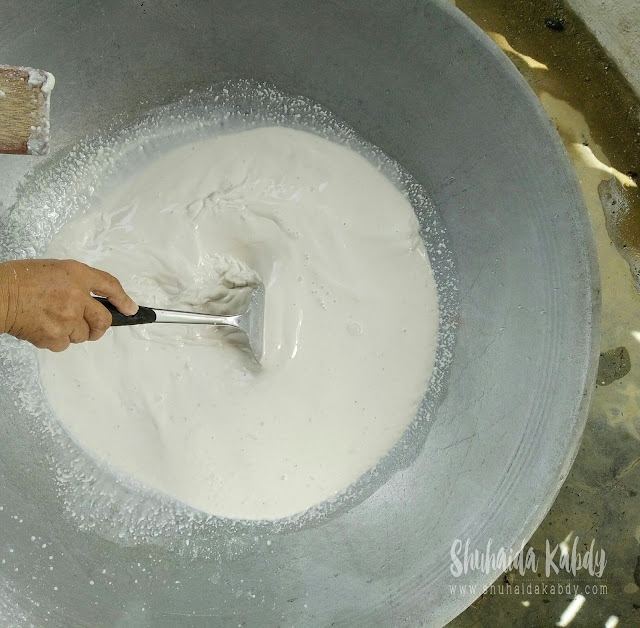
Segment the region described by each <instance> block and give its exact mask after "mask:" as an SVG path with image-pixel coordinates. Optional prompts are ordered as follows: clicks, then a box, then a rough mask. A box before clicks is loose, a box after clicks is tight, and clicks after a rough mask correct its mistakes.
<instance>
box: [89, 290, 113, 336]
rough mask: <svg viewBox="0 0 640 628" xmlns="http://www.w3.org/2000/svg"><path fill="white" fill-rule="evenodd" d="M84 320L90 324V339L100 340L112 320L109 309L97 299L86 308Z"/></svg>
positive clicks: (91, 301) (92, 300)
mask: <svg viewBox="0 0 640 628" xmlns="http://www.w3.org/2000/svg"><path fill="white" fill-rule="evenodd" d="M84 320H85V321H87V325H89V340H100V338H102V336H104V333H105V332H106V331H107V329H109V327H110V326H111V322H112V318H111V313H110V312H109V310H108V309H107V308H106V307H105V306H104V305H102V304H101V303H98V302H97V301H96V300H95V299H91V300H90V301H89V303H87V306H86V307H85V308H84Z"/></svg>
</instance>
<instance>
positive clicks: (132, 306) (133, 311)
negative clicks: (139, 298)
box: [126, 299, 138, 316]
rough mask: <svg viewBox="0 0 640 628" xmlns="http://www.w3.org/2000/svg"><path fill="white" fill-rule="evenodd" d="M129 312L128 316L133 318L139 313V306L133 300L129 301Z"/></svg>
mask: <svg viewBox="0 0 640 628" xmlns="http://www.w3.org/2000/svg"><path fill="white" fill-rule="evenodd" d="M127 310H128V312H126V314H127V316H133V315H134V314H137V313H138V305H137V304H136V302H135V301H134V300H133V299H129V307H128V308H127Z"/></svg>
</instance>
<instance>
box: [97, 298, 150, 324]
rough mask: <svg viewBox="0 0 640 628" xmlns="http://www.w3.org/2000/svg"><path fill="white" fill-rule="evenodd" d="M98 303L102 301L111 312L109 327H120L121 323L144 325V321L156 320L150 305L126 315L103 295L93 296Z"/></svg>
mask: <svg viewBox="0 0 640 628" xmlns="http://www.w3.org/2000/svg"><path fill="white" fill-rule="evenodd" d="M93 298H94V299H95V300H96V301H98V302H99V303H102V305H104V306H105V307H106V308H107V309H108V310H109V312H111V318H112V322H111V327H121V326H122V325H144V324H145V323H154V322H155V320H156V313H155V311H154V310H152V309H151V308H150V307H143V306H142V305H141V306H140V307H139V308H138V311H137V313H136V314H134V315H133V316H126V315H124V314H122V312H120V311H118V309H117V308H116V306H115V305H111V303H109V301H107V299H104V298H103V297H93Z"/></svg>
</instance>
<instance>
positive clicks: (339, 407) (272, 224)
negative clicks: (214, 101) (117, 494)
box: [39, 127, 438, 519]
mask: <svg viewBox="0 0 640 628" xmlns="http://www.w3.org/2000/svg"><path fill="white" fill-rule="evenodd" d="M92 203H93V204H92V208H91V210H90V211H89V212H87V213H86V214H85V215H83V216H81V217H79V218H77V219H75V220H73V221H72V222H71V223H69V224H68V225H66V226H65V227H63V229H62V230H61V231H60V232H59V233H58V234H57V235H56V236H55V238H54V239H53V242H52V243H51V245H50V247H49V250H48V255H49V256H51V257H59V258H65V257H72V258H75V259H79V260H81V261H84V262H86V263H89V264H91V265H94V266H96V267H98V268H102V269H104V270H107V271H109V272H111V273H113V274H115V275H116V276H118V277H119V278H120V280H121V281H122V283H123V285H124V286H125V288H126V289H127V290H128V291H129V293H130V294H131V295H132V296H133V297H134V299H136V300H137V302H138V303H140V304H143V305H149V306H157V307H169V308H175V309H191V310H200V311H210V312H217V313H232V312H233V311H238V310H237V309H236V308H238V307H240V305H241V304H243V303H244V302H246V300H247V299H248V297H249V295H250V293H251V289H252V287H253V286H254V285H255V284H256V283H257V282H258V281H259V280H260V279H261V280H262V281H263V282H264V284H265V286H266V310H265V356H264V360H263V363H262V366H261V367H257V366H256V365H255V363H253V362H252V361H251V359H250V357H249V356H248V354H247V353H246V352H244V351H242V350H241V349H240V348H239V347H238V346H237V345H233V344H231V343H230V342H229V341H228V338H225V337H224V336H223V335H222V334H220V333H218V332H217V331H216V330H215V329H212V328H206V327H202V326H197V327H191V328H190V327H188V326H174V325H165V326H161V325H151V326H145V327H138V328H118V329H115V330H110V331H109V332H107V334H106V336H105V337H104V338H103V339H102V340H101V341H99V342H97V343H85V344H83V345H78V346H72V347H71V348H70V349H69V350H68V351H67V352H65V353H63V354H49V353H46V352H40V353H39V361H40V370H41V375H42V381H43V385H44V388H45V392H46V394H47V397H48V399H49V401H50V403H51V406H52V407H53V409H54V411H55V412H56V414H57V415H58V417H59V418H60V420H61V421H62V422H63V424H64V425H65V426H66V427H67V429H68V430H69V431H70V432H71V434H73V435H74V437H75V438H76V439H77V440H78V441H79V442H80V443H81V444H82V445H83V446H84V447H86V448H87V449H88V450H90V451H92V452H94V453H95V454H96V455H98V456H99V457H101V458H103V459H105V460H107V461H108V462H109V463H111V464H113V465H114V466H115V467H116V468H117V469H119V470H121V471H125V472H127V473H129V474H130V475H131V476H133V478H135V479H136V480H139V481H141V482H143V483H145V484H147V485H150V486H152V487H154V488H157V489H159V490H162V491H165V492H166V493H168V494H170V495H172V496H174V497H176V498H177V499H179V500H181V501H183V502H185V503H187V504H189V505H191V506H194V507H196V508H199V509H202V510H204V511H207V512H210V513H214V514H217V515H221V516H226V517H231V518H247V519H274V518H280V517H286V516H288V515H292V514H294V513H297V512H300V511H302V510H305V509H306V508H308V507H310V506H312V505H314V504H317V503H319V502H322V501H323V500H325V499H327V498H329V497H332V496H334V495H335V494H336V493H338V492H340V491H342V490H343V489H345V488H346V487H348V486H349V485H350V484H351V483H352V482H354V481H355V480H356V479H357V478H358V477H360V476H361V475H362V474H363V473H364V472H366V471H367V470H368V469H370V468H371V467H372V466H374V465H375V464H376V463H377V462H378V461H379V460H380V459H381V458H382V457H383V456H384V455H385V454H386V453H387V451H388V450H389V449H390V448H391V447H392V446H393V445H394V443H395V442H397V440H398V439H399V438H400V436H401V435H402V434H403V432H404V431H405V429H406V427H407V426H408V425H409V423H410V422H411V421H412V419H413V417H414V415H415V412H416V408H417V406H418V404H419V402H420V400H421V398H422V395H423V394H424V392H425V390H426V388H427V383H428V381H429V377H430V374H431V370H432V368H433V363H434V358H435V350H436V344H437V332H438V302H437V293H436V287H435V283H434V279H433V275H432V272H431V269H430V265H429V261H428V258H427V256H426V253H425V250H424V247H423V245H422V241H421V238H420V235H419V233H418V224H417V220H416V218H415V214H414V211H413V208H412V206H411V204H410V203H409V202H408V200H407V199H406V197H405V195H404V194H402V193H401V192H400V191H399V190H398V189H397V188H396V187H395V186H394V185H393V184H392V183H391V182H390V181H389V180H388V179H386V177H384V176H383V175H382V174H381V173H380V172H379V171H378V170H377V169H376V168H375V167H373V166H372V165H371V164H370V163H369V162H368V161H367V160H366V159H365V158H364V157H362V156H361V155H359V154H358V153H356V152H355V151H352V150H350V149H349V148H346V147H345V146H341V145H339V144H337V143H333V142H330V141H328V140H326V139H323V138H320V137H318V136H315V135H312V134H310V133H306V132H303V131H298V130H292V129H287V128H278V127H270V128H261V129H254V130H249V131H243V132H238V133H232V134H228V135H224V136H220V137H216V138H213V139H207V140H205V141H202V142H200V143H196V144H191V145H188V146H184V147H182V148H179V149H176V150H173V151H172V152H169V153H168V154H166V155H165V156H163V157H161V158H158V159H157V160H155V161H154V162H153V163H151V165H149V166H147V167H146V168H145V169H144V170H142V171H140V172H138V173H135V174H133V175H132V176H131V177H130V178H129V180H128V181H126V182H125V183H123V184H122V185H120V186H119V187H118V189H116V190H113V191H112V192H111V194H103V195H102V196H101V197H100V198H96V199H94V200H93V201H92Z"/></svg>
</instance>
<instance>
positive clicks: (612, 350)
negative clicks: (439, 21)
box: [449, 0, 640, 628]
mask: <svg viewBox="0 0 640 628" xmlns="http://www.w3.org/2000/svg"><path fill="white" fill-rule="evenodd" d="M455 4H457V6H458V7H459V8H460V9H462V10H463V11H464V12H465V13H467V15H468V16H469V17H471V19H473V20H474V21H475V22H476V23H477V24H478V25H480V26H481V27H482V28H483V29H484V30H485V31H486V32H487V33H488V34H489V35H490V36H491V37H492V38H493V39H494V41H496V43H498V45H499V46H500V47H501V48H502V49H503V50H504V51H505V52H506V53H507V54H508V56H509V57H510V58H511V60H512V61H513V62H514V63H515V65H516V66H517V67H518V69H519V70H520V71H521V72H522V74H523V75H524V77H525V78H526V79H527V80H528V82H529V83H530V85H531V86H532V88H533V89H534V91H535V92H536V93H537V95H538V96H539V97H540V99H541V101H542V103H543V105H544V106H545V108H546V110H547V112H548V113H549V115H550V117H551V118H552V120H554V122H555V123H556V126H557V128H558V131H559V132H560V135H561V137H562V139H563V141H564V142H565V146H566V148H567V151H568V153H569V155H570V157H571V160H572V162H573V165H574V167H575V169H576V172H577V175H578V177H579V179H580V182H581V185H582V188H583V192H584V195H585V199H586V201H587V205H588V208H589V212H590V215H591V220H592V223H593V228H594V233H595V237H596V241H597V245H598V253H599V262H600V270H601V275H602V284H603V285H602V300H603V303H602V305H603V308H602V309H603V327H602V329H603V334H602V341H601V352H602V355H601V362H600V372H599V374H598V387H597V389H596V391H595V394H594V397H593V402H592V406H591V411H590V416H589V420H588V423H587V427H586V431H585V434H584V438H583V441H582V447H581V450H580V453H579V455H578V457H577V459H576V462H575V464H574V466H573V469H572V471H571V473H570V475H569V477H568V478H567V481H566V482H565V485H564V486H563V488H562V490H561V491H560V494H559V495H558V498H557V499H556V501H555V503H554V505H553V507H552V509H551V511H550V512H549V513H548V515H547V517H546V519H545V520H544V522H543V523H542V525H541V526H540V528H539V529H538V531H537V532H536V533H535V535H534V536H533V538H532V539H531V541H530V543H529V547H532V548H533V550H534V551H535V554H536V557H538V558H539V560H540V565H541V566H540V567H539V569H538V573H534V572H527V573H526V574H525V575H524V576H523V575H521V574H519V573H518V572H516V571H510V572H507V573H506V574H505V575H504V576H503V577H501V578H500V579H499V581H498V582H496V585H502V589H501V590H500V589H499V588H497V589H496V591H495V592H494V593H493V594H491V593H487V594H484V595H482V596H481V597H480V598H478V599H477V600H476V601H475V602H474V603H473V604H472V605H471V606H470V607H469V608H468V609H467V611H466V612H465V613H463V614H462V615H461V616H459V617H458V618H457V619H456V620H454V621H453V622H451V623H450V624H449V626H450V627H451V628H467V627H470V626H492V627H494V626H495V627H501V626H516V627H520V626H527V627H528V626H553V625H558V626H567V625H570V626H572V627H576V628H577V627H582V626H584V627H589V628H592V627H596V626H606V628H614V627H615V626H640V547H639V543H640V464H638V463H640V293H639V291H638V277H639V275H638V272H637V269H638V268H640V263H639V262H640V194H639V193H638V192H639V191H638V184H637V181H638V174H637V173H638V171H639V170H640V104H639V102H638V98H637V96H636V95H634V93H633V91H632V90H631V89H630V87H629V85H628V84H627V83H626V81H625V80H624V79H623V78H622V76H621V75H620V74H619V73H618V72H617V70H616V68H615V67H614V64H612V63H611V62H610V60H609V59H608V58H607V56H606V55H605V54H604V53H603V51H602V49H601V48H600V46H599V45H598V43H597V41H596V40H595V38H594V37H593V35H592V34H591V33H590V31H588V30H587V29H586V27H585V26H584V25H583V24H582V23H581V22H580V20H579V19H578V18H577V16H576V15H575V14H573V13H572V12H571V11H570V10H568V9H566V8H565V7H564V5H563V4H562V3H561V2H558V1H552V0H540V1H536V2H531V1H530V0H528V1H524V0H458V1H457V2H456V3H455ZM549 18H554V19H555V20H556V21H555V22H551V24H550V25H551V26H554V25H555V26H557V24H558V22H559V21H562V20H563V22H562V23H561V26H560V27H559V28H560V29H556V30H554V29H553V28H550V27H549V26H550V25H547V24H545V22H546V21H547V20H548V19H549ZM630 264H631V267H633V269H634V270H633V272H632V270H631V268H630ZM576 537H578V538H579V541H578V548H580V549H581V551H584V550H585V549H587V547H588V546H589V545H590V544H591V541H592V540H595V548H596V549H603V550H604V551H605V553H606V567H605V569H604V572H603V574H602V577H601V578H599V579H598V578H596V577H593V576H589V574H586V573H585V572H580V571H579V572H578V573H577V575H576V576H575V577H574V576H573V575H571V574H567V573H566V572H563V571H560V573H559V574H557V575H556V574H551V576H550V577H545V574H544V564H545V547H546V543H547V542H548V543H549V544H550V546H551V547H554V546H555V545H556V544H560V543H561V542H563V541H564V542H565V543H566V544H567V545H568V547H569V548H571V546H572V545H573V542H574V539H575V538H576ZM525 551H526V549H525ZM540 572H542V573H540ZM507 583H508V584H509V585H511V590H510V592H507V587H506V586H505V585H506V584H507ZM543 584H546V585H547V586H546V589H544V588H543V586H542V585H543ZM594 584H596V585H597V587H596V589H595V592H594V587H593V585H594ZM530 585H531V586H530ZM535 585H538V592H536V590H535ZM552 585H554V586H555V587H556V590H555V591H554V590H553V589H552V588H551V586H552ZM559 585H562V588H563V591H562V593H560V592H559V589H560V586H559ZM566 585H571V588H570V590H569V592H567V591H566ZM602 585H604V588H603V587H602ZM516 586H518V587H519V588H518V592H517V593H516ZM522 588H524V591H523V590H522ZM454 594H456V595H460V594H461V593H460V591H456V592H455V593H454ZM580 595H581V596H582V597H583V598H584V599H582V598H580V597H579V596H580ZM471 597H473V596H471ZM576 599H577V601H576V602H574V600H576ZM572 602H573V606H572V608H573V609H574V610H575V609H576V608H577V607H578V606H579V610H578V612H577V614H576V613H573V612H572V611H571V610H569V612H567V609H568V608H569V606H570V604H571V603H572ZM572 616H573V617H572Z"/></svg>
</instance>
